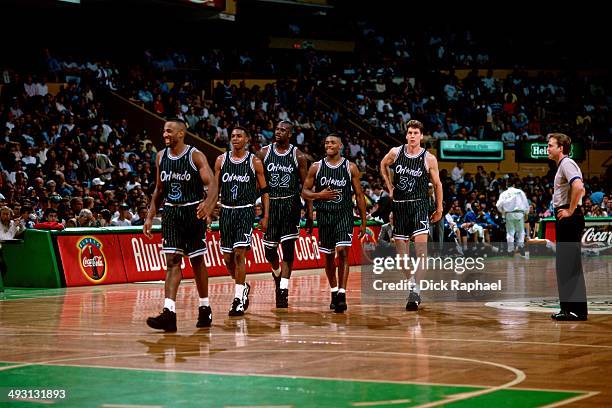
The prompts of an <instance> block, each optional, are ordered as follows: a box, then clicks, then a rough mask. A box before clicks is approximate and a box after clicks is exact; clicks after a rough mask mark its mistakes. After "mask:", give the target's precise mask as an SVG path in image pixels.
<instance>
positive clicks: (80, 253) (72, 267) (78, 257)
mask: <svg viewBox="0 0 612 408" xmlns="http://www.w3.org/2000/svg"><path fill="white" fill-rule="evenodd" d="M366 232H367V233H366V236H365V237H364V238H362V239H361V240H360V239H359V238H358V236H359V228H358V227H355V228H354V231H353V245H352V246H351V248H350V250H349V263H350V265H360V264H361V263H362V260H363V256H364V254H365V256H366V257H367V252H368V251H370V252H371V250H372V249H373V248H374V246H375V244H376V239H377V237H378V233H379V232H380V227H379V226H368V227H367V229H366ZM57 243H58V248H59V254H60V259H61V264H62V267H63V271H64V275H65V279H66V286H85V285H98V284H107V283H126V282H145V281H154V280H163V279H165V277H166V257H165V256H164V255H163V254H162V252H161V248H162V243H161V232H154V233H153V238H152V239H151V240H149V239H147V238H146V237H145V236H144V235H143V234H142V233H125V232H119V231H118V233H117V234H100V235H95V234H91V235H58V236H57ZM220 243H221V242H220V237H219V231H208V232H207V233H206V246H207V249H208V251H207V253H206V254H205V255H204V262H205V265H206V267H207V269H208V275H209V276H225V275H228V272H227V269H226V268H225V263H224V261H223V253H222V252H221V248H220ZM362 248H363V249H364V251H362ZM278 253H279V258H280V259H283V253H282V249H281V247H280V246H279V248H278ZM324 266H325V260H324V258H323V256H322V255H321V254H320V252H319V246H318V228H314V230H313V233H312V234H308V233H307V232H306V230H305V229H301V230H300V235H299V237H298V239H297V240H296V244H295V254H294V263H293V269H294V270H298V269H316V268H322V267H324ZM246 269H247V273H261V272H269V271H270V265H269V263H268V261H267V260H266V256H265V249H264V245H263V234H262V232H261V231H258V230H256V231H254V232H253V239H252V244H251V250H250V251H248V252H247V268H246ZM181 272H182V276H183V278H193V276H194V274H193V268H192V266H191V263H190V262H189V260H188V259H187V258H186V257H183V258H182V261H181Z"/></svg>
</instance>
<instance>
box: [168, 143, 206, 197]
mask: <svg viewBox="0 0 612 408" xmlns="http://www.w3.org/2000/svg"><path fill="white" fill-rule="evenodd" d="M196 150H197V149H196V148H195V147H193V146H189V145H186V148H185V150H184V151H183V153H181V154H180V155H178V156H172V154H171V153H170V148H169V147H167V148H165V149H164V150H162V152H161V155H162V157H161V160H160V162H159V177H160V179H161V182H162V185H163V186H164V193H165V197H164V198H165V200H166V203H169V204H177V205H180V204H187V203H193V202H197V201H200V200H202V198H203V196H204V183H203V182H202V178H201V177H200V172H199V171H198V168H197V167H196V165H195V163H194V162H193V152H194V151H196Z"/></svg>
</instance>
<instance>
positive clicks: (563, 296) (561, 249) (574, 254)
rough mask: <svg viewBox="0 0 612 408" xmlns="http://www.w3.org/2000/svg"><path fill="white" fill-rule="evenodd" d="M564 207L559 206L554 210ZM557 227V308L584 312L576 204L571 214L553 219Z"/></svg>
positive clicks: (580, 217) (580, 228)
mask: <svg viewBox="0 0 612 408" xmlns="http://www.w3.org/2000/svg"><path fill="white" fill-rule="evenodd" d="M564 208H567V206H563V207H560V208H556V209H555V213H557V212H558V211H559V210H561V209H564ZM556 230H557V259H556V267H557V285H558V287H559V301H560V302H561V310H565V311H567V312H574V313H576V314H577V315H579V316H586V315H587V313H588V310H587V303H586V300H587V298H586V286H585V283H584V273H583V271H582V253H581V241H582V234H583V231H584V215H583V213H582V209H581V208H580V207H578V208H576V211H574V214H572V216H571V217H567V218H563V219H561V220H559V219H558V218H557V221H556Z"/></svg>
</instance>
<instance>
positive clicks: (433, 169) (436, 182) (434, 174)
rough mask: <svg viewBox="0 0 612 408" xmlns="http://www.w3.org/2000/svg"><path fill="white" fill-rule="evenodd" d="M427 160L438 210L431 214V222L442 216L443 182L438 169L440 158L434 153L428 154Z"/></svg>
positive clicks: (438, 219)
mask: <svg viewBox="0 0 612 408" xmlns="http://www.w3.org/2000/svg"><path fill="white" fill-rule="evenodd" d="M425 160H427V168H429V177H430V179H431V184H433V188H434V195H435V198H436V211H434V213H433V214H432V215H431V222H438V221H440V219H441V218H442V211H443V208H444V207H443V206H444V202H443V197H442V182H441V181H440V172H439V170H438V160H437V159H436V157H435V156H434V155H433V154H428V155H427V157H426V159H425Z"/></svg>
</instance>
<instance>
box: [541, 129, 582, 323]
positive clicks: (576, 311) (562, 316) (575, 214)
mask: <svg viewBox="0 0 612 408" xmlns="http://www.w3.org/2000/svg"><path fill="white" fill-rule="evenodd" d="M571 145H572V139H571V138H570V137H569V136H567V135H565V134H563V133H551V134H549V135H548V158H549V159H551V160H554V161H555V162H556V163H557V174H556V175H555V187H554V192H553V206H554V208H555V218H556V219H557V221H556V231H557V236H556V238H557V249H556V253H557V256H556V269H557V285H558V286H559V288H558V289H559V301H560V303H561V310H560V311H559V312H558V313H555V314H553V315H552V316H551V318H552V319H554V320H558V321H583V320H587V319H588V314H589V311H588V307H587V295H586V285H585V282H584V272H583V270H582V251H581V248H580V245H581V242H582V233H583V232H584V213H583V212H582V207H581V204H582V197H583V196H584V183H583V182H582V172H581V171H580V167H578V165H577V164H576V162H575V161H574V160H572V159H571V158H570V157H569V153H570V150H571Z"/></svg>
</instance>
